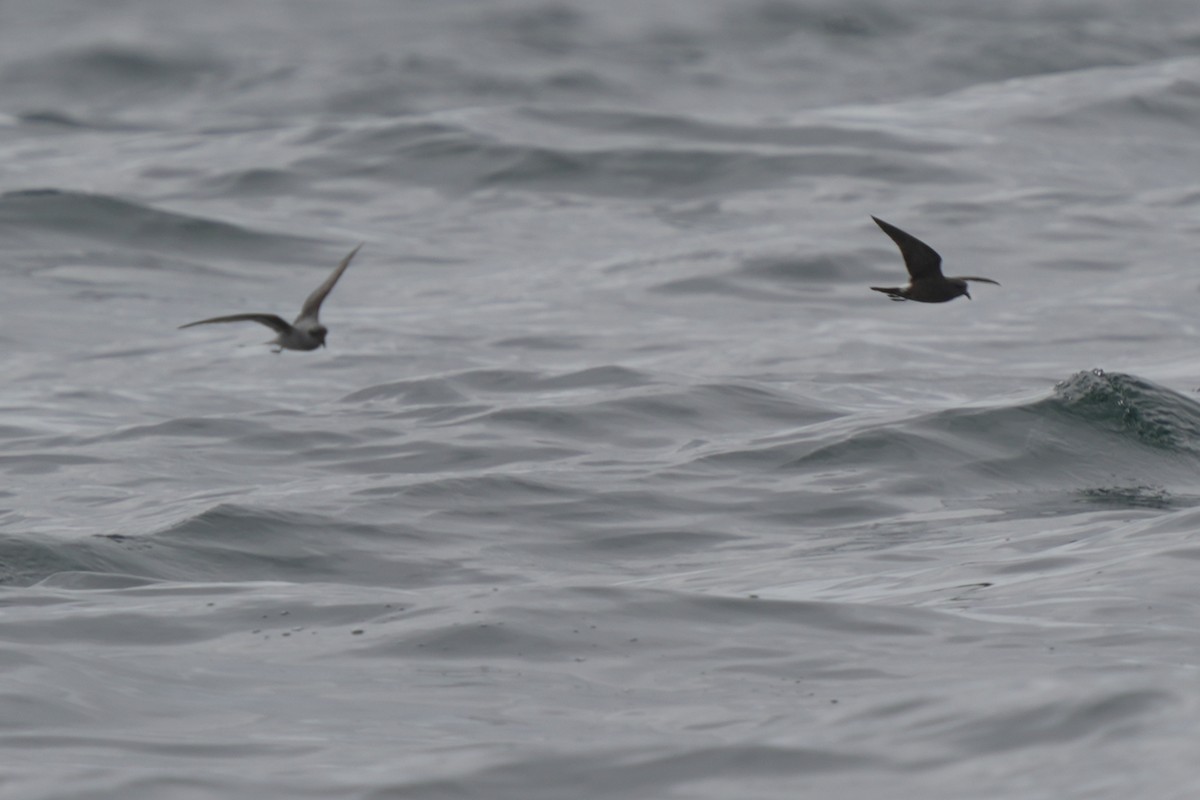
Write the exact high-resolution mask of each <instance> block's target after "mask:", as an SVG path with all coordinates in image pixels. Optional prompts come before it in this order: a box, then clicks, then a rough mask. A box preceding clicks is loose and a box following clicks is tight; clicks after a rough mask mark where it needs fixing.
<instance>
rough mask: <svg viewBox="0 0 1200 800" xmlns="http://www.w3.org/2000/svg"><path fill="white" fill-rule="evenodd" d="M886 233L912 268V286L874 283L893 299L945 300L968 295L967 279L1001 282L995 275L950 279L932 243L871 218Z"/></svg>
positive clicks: (907, 265) (880, 290) (909, 272)
mask: <svg viewBox="0 0 1200 800" xmlns="http://www.w3.org/2000/svg"><path fill="white" fill-rule="evenodd" d="M871 219H873V220H875V224H876V225H878V226H879V227H880V228H882V229H883V232H884V233H886V234H887V235H888V236H890V237H891V238H892V241H893V242H895V243H896V246H897V247H899V248H900V255H902V256H904V266H906V267H908V275H909V281H908V286H904V287H891V288H885V287H882V286H872V287H871V288H872V289H873V290H875V291H876V292H883V293H884V294H886V295H887V296H888V297H890V298H891V299H893V300H916V301H917V302H918V303H945V302H946V301H947V300H953V299H954V298H956V297H958V296H959V295H966V297H967V299H968V300H970V299H971V294H970V293H969V292H968V291H967V281H980V282H982V283H994V284H996V285H997V286H999V285H1000V284H999V283H998V282H996V281H994V280H992V279H991V278H969V277H961V278H947V277H946V276H944V275H943V274H942V257H941V256H939V255H938V254H937V251H936V250H934V249H933V248H932V247H930V246H929V245H927V244H925V243H924V242H922V241H921V240H920V239H918V238H917V237H915V236H912V235H911V234H907V233H905V232H904V231H902V230H900V229H899V228H897V227H896V226H895V225H889V224H888V223H886V222H884V221H883V220H881V219H880V218H879V217H871Z"/></svg>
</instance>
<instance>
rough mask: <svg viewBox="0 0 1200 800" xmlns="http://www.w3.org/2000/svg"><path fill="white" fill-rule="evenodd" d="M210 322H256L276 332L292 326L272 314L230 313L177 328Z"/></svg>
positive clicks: (282, 331)
mask: <svg viewBox="0 0 1200 800" xmlns="http://www.w3.org/2000/svg"><path fill="white" fill-rule="evenodd" d="M210 322H257V323H259V324H262V325H266V326H267V327H268V328H271V329H272V330H274V331H275V332H276V333H287V332H288V331H290V330H291V329H292V326H291V325H289V324H287V321H286V320H284V319H282V318H280V317H277V316H275V315H274V314H230V315H229V316H228V317H213V318H212V319H202V320H199V321H198V322H189V323H188V324H187V325H180V326H179V330H183V329H184V328H190V327H192V326H193V325H207V324H209V323H210Z"/></svg>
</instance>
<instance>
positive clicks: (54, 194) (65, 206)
mask: <svg viewBox="0 0 1200 800" xmlns="http://www.w3.org/2000/svg"><path fill="white" fill-rule="evenodd" d="M0 231H5V232H6V233H8V232H12V233H13V234H14V235H15V234H19V235H20V236H23V237H27V236H29V235H30V233H31V232H38V231H45V232H48V233H51V234H54V235H55V237H56V239H55V241H56V243H57V246H58V247H61V237H62V235H63V234H66V235H70V236H75V237H78V238H80V239H84V240H87V241H92V242H96V241H99V242H104V243H106V244H126V245H127V244H130V243H136V244H138V245H140V246H142V247H161V248H166V249H169V250H171V251H172V252H177V251H183V252H194V253H199V254H214V253H216V254H222V255H231V256H237V257H239V258H244V257H247V256H249V257H253V258H263V259H268V260H285V261H290V260H293V259H295V258H301V257H302V258H311V257H312V249H313V247H314V246H315V245H316V244H317V243H318V240H316V239H309V238H307V237H302V236H295V235H289V234H278V233H260V232H258V231H255V230H252V229H250V228H245V227H242V226H240V225H235V224H232V223H229V222H222V221H219V220H213V219H207V218H205V217H196V216H190V215H187V214H179V213H175V212H171V211H162V210H160V209H157V208H154V207H152V206H148V205H144V204H141V203H136V202H133V201H130V200H123V199H121V198H118V197H113V196H110V195H103V194H89V193H87V192H74V191H65V190H59V189H24V190H19V191H11V192H5V193H3V194H0Z"/></svg>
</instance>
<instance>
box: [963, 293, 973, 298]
mask: <svg viewBox="0 0 1200 800" xmlns="http://www.w3.org/2000/svg"><path fill="white" fill-rule="evenodd" d="M963 294H965V295H966V296H967V299H968V300H970V299H971V293H970V292H963Z"/></svg>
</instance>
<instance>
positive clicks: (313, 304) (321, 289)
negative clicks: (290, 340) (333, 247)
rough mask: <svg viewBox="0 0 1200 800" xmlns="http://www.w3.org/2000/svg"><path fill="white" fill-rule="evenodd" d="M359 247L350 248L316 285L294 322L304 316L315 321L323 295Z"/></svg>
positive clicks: (339, 275)
mask: <svg viewBox="0 0 1200 800" xmlns="http://www.w3.org/2000/svg"><path fill="white" fill-rule="evenodd" d="M361 247H362V245H361V244H360V245H359V246H358V247H356V248H354V249H353V250H351V251H350V255H348V256H346V257H345V258H343V259H342V263H340V264H338V265H337V269H335V270H334V271H333V272H332V273H330V275H329V277H328V278H326V279H325V282H324V283H322V284H321V285H320V286H318V287H317V288H316V290H315V291H313V293H312V294H310V295H309V296H308V299H307V300H305V301H304V306H303V307H302V308H301V309H300V316H298V317H296V323H295V324H297V325H299V324H300V320H302V319H305V318H308V319H310V320H312V321H313V322H316V321H317V315H318V314H320V313H321V303H323V302H325V297H326V296H327V295H328V294H329V293H330V292H332V291H333V287H334V285H335V284H336V283H337V282H338V278H340V277H342V273H343V272H345V271H346V267H348V266H350V259H352V258H354V254H355V253H357V252H358V251H359V249H360V248H361Z"/></svg>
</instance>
